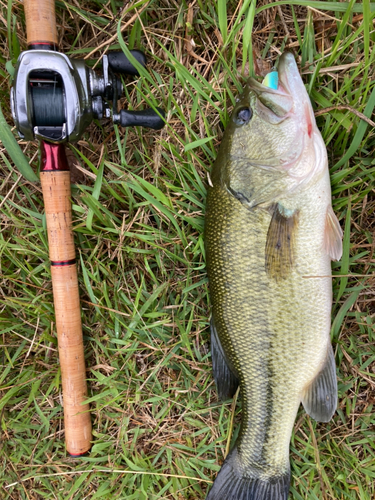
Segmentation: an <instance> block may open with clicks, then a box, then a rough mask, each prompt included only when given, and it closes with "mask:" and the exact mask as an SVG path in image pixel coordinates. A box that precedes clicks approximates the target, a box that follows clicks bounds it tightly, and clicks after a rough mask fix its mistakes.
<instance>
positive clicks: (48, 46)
mask: <svg viewBox="0 0 375 500" xmlns="http://www.w3.org/2000/svg"><path fill="white" fill-rule="evenodd" d="M27 48H28V49H29V50H54V51H56V50H57V47H56V45H55V44H54V43H51V42H33V43H31V44H30V45H28V46H27Z"/></svg>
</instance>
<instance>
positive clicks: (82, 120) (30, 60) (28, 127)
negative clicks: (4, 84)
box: [11, 50, 165, 144]
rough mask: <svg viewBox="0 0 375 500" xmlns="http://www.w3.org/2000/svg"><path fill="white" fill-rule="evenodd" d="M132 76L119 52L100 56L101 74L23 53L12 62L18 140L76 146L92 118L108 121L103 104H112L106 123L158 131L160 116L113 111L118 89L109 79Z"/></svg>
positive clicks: (75, 62) (51, 55)
mask: <svg viewBox="0 0 375 500" xmlns="http://www.w3.org/2000/svg"><path fill="white" fill-rule="evenodd" d="M131 54H132V55H133V57H134V58H135V59H136V60H137V61H138V62H139V63H140V64H141V65H142V66H145V65H146V56H145V55H144V53H143V52H141V51H139V50H132V51H131ZM115 73H120V74H123V75H138V71H137V70H136V68H135V67H134V66H133V65H132V64H131V63H130V61H129V60H128V59H127V57H126V56H125V54H124V53H123V52H112V53H109V54H108V56H107V55H104V56H103V70H102V74H99V73H97V72H96V71H94V70H92V69H91V68H89V67H88V66H86V64H85V61H84V60H81V59H69V57H67V56H66V55H64V54H61V53H60V52H55V51H52V50H29V51H27V52H22V53H21V55H20V56H19V58H18V62H17V67H16V73H15V79H14V85H13V87H12V89H11V107H12V114H13V119H14V121H15V124H16V127H17V130H18V133H19V135H20V136H21V137H22V138H24V139H26V140H27V141H32V140H34V139H39V140H45V141H48V142H51V143H56V144H58V143H63V142H67V141H69V142H74V141H77V140H78V139H79V138H80V137H81V135H82V134H83V132H84V130H85V129H86V127H87V126H88V125H89V124H90V123H91V121H92V120H93V118H98V119H100V118H102V117H103V116H105V117H106V118H109V117H110V116H111V110H110V107H109V105H108V101H112V102H113V111H112V119H113V122H114V123H116V124H120V125H122V126H123V127H128V126H134V125H136V126H143V127H148V128H153V129H155V130H159V129H161V128H163V126H164V120H163V118H164V116H165V114H164V112H163V111H162V110H161V109H159V108H156V109H157V111H158V112H156V111H154V110H152V109H147V110H143V111H125V110H121V111H120V112H118V111H117V100H118V96H120V95H121V92H122V90H123V87H122V84H121V81H120V79H119V78H118V77H117V76H116V75H115Z"/></svg>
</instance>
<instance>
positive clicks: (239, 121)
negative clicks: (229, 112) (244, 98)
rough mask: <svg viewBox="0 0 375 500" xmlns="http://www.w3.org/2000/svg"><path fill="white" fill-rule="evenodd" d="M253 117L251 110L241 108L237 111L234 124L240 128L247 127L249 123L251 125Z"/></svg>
mask: <svg viewBox="0 0 375 500" xmlns="http://www.w3.org/2000/svg"><path fill="white" fill-rule="evenodd" d="M252 116H253V112H252V110H251V109H250V108H240V109H239V110H238V111H237V114H236V116H235V118H234V122H235V123H236V125H239V126H242V125H246V124H247V123H249V121H250V120H251V117H252Z"/></svg>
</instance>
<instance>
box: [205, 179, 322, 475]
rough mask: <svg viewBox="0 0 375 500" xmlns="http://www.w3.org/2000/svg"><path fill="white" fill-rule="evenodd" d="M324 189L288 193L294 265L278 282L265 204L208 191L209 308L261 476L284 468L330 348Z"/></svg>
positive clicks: (243, 446) (246, 452)
mask: <svg viewBox="0 0 375 500" xmlns="http://www.w3.org/2000/svg"><path fill="white" fill-rule="evenodd" d="M323 184H324V182H323ZM323 187H324V186H323ZM321 192H322V186H321V185H320V186H319V185H317V186H316V189H315V191H314V190H312V191H311V192H309V194H308V196H306V193H305V194H304V197H301V200H300V202H299V201H298V199H297V201H296V200H294V203H295V204H296V206H297V205H298V204H299V205H298V210H299V217H298V227H297V233H296V246H295V248H296V250H295V254H296V255H295V262H294V265H293V268H292V270H291V271H290V273H289V274H288V276H286V277H285V278H283V279H280V280H275V279H274V278H272V277H270V276H269V275H268V274H267V272H266V270H265V246H266V239H267V231H268V227H269V224H270V221H271V215H270V213H269V211H268V210H266V209H263V208H255V209H251V210H250V209H248V208H247V207H246V206H245V205H243V204H242V203H241V202H240V201H238V200H236V199H235V198H234V197H232V196H231V195H230V194H229V193H228V192H227V191H226V190H224V189H223V188H222V187H220V186H214V187H213V188H210V189H209V193H208V198H207V213H206V227H205V239H206V258H207V271H208V277H209V283H210V296H211V301H212V315H213V321H214V324H215V326H216V330H217V333H218V336H219V339H220V342H221V345H222V347H223V350H224V353H225V355H226V357H227V359H228V360H229V362H230V366H231V367H232V370H233V371H234V372H235V374H236V375H237V377H238V379H239V381H240V386H241V395H242V424H241V432H240V436H239V438H238V441H237V450H238V460H239V461H240V467H241V468H242V469H243V473H244V475H248V476H249V477H251V476H252V475H254V476H257V477H260V478H262V479H264V480H267V478H268V477H270V476H274V475H275V474H281V473H285V471H286V470H289V442H290V436H291V432H292V428H293V424H294V420H295V417H296V413H297V410H298V406H299V403H300V401H301V398H302V393H303V390H304V388H306V387H307V386H308V385H309V384H310V383H311V382H312V380H313V379H314V378H315V376H316V375H317V373H318V372H319V370H320V369H321V367H322V365H323V363H324V360H325V357H326V354H327V348H328V345H329V342H330V340H329V331H330V313H331V304H332V296H331V278H330V277H329V276H330V274H331V268H330V260H329V258H328V256H326V255H325V254H324V252H323V232H324V220H325V213H324V210H323V209H322V207H323V205H324V203H326V199H328V196H329V193H328V194H327V195H326V194H324V196H323V198H324V200H321V203H320V205H319V203H318V208H319V210H316V205H317V196H318V194H321Z"/></svg>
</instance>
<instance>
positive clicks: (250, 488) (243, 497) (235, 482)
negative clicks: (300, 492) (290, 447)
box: [206, 448, 290, 500]
mask: <svg viewBox="0 0 375 500" xmlns="http://www.w3.org/2000/svg"><path fill="white" fill-rule="evenodd" d="M239 465H240V464H239V461H238V454H237V449H236V448H234V449H233V450H232V451H231V453H230V454H229V455H228V456H227V458H226V459H225V461H224V463H223V466H222V468H221V469H220V471H219V474H218V475H217V478H216V479H215V482H214V484H213V486H212V488H211V489H210V491H209V493H208V495H207V497H206V500H287V498H288V494H289V484H290V470H289V469H288V470H287V471H286V472H285V474H282V475H278V476H269V477H267V478H265V477H263V478H261V477H256V475H255V473H254V472H255V471H254V469H253V470H252V471H249V475H247V474H246V471H245V470H241V467H240V466H239ZM259 472H260V471H259ZM250 476H254V477H250Z"/></svg>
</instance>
